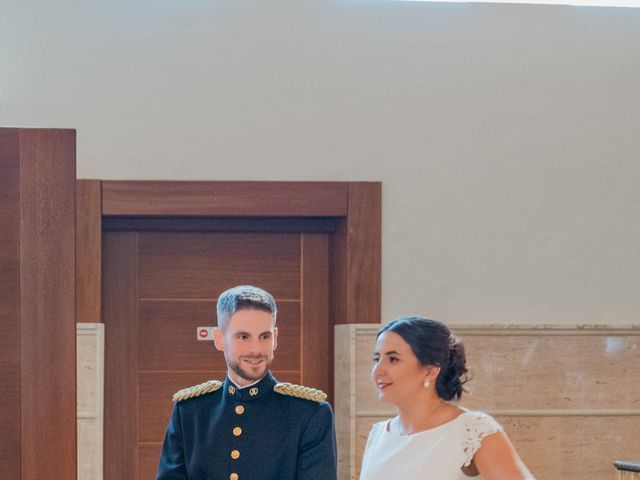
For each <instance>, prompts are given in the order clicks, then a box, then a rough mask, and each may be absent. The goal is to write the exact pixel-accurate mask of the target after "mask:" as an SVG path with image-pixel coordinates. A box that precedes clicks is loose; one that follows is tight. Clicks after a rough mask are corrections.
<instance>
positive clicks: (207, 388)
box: [173, 380, 222, 402]
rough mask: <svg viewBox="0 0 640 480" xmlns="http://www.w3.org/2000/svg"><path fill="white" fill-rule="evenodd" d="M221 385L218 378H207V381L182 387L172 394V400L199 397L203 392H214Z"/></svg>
mask: <svg viewBox="0 0 640 480" xmlns="http://www.w3.org/2000/svg"><path fill="white" fill-rule="evenodd" d="M221 387H222V382H221V381H220V380H209V381H208V382H204V383H200V384H199V385H194V386H193V387H187V388H183V389H182V390H179V391H177V392H176V393H175V394H174V395H173V401H174V402H178V401H180V400H188V399H189V398H194V397H199V396H200V395H204V394H205V393H211V392H215V391H216V390H219V389H220V388H221Z"/></svg>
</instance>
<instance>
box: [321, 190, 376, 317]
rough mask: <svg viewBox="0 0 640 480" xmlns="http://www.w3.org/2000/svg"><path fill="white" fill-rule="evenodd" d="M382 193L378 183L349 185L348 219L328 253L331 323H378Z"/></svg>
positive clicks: (339, 224)
mask: <svg viewBox="0 0 640 480" xmlns="http://www.w3.org/2000/svg"><path fill="white" fill-rule="evenodd" d="M381 202H382V192H381V184H380V183H378V182H351V183H349V212H348V216H347V217H346V218H344V219H340V222H339V223H338V225H337V228H336V233H335V235H334V242H333V251H332V279H333V280H332V292H333V298H334V300H335V303H334V304H333V312H334V319H335V323H337V324H341V323H380V321H381V318H380V313H381V303H380V294H381V284H380V279H381V263H382V261H381V248H382V235H381V222H382V203H381Z"/></svg>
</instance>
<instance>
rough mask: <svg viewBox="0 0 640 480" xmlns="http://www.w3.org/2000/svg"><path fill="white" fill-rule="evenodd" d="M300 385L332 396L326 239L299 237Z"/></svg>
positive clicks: (331, 352) (331, 329)
mask: <svg viewBox="0 0 640 480" xmlns="http://www.w3.org/2000/svg"><path fill="white" fill-rule="evenodd" d="M299 339H300V340H299V341H300V343H301V345H302V350H301V364H302V383H303V384H304V385H306V386H309V387H314V388H319V389H320V390H323V391H324V392H326V393H327V394H328V395H332V390H333V382H332V381H331V379H332V378H333V369H332V368H331V363H332V362H327V359H330V358H333V348H332V347H331V345H332V343H333V324H332V322H331V319H330V318H329V237H328V235H325V234H304V235H302V331H301V332H300V336H299Z"/></svg>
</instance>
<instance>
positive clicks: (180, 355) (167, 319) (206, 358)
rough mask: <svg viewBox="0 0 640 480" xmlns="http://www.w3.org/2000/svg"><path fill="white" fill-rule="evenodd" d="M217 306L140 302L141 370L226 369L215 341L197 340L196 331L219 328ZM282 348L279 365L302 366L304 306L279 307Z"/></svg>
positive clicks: (186, 302) (287, 304) (211, 304)
mask: <svg viewBox="0 0 640 480" xmlns="http://www.w3.org/2000/svg"><path fill="white" fill-rule="evenodd" d="M215 309H216V304H215V301H210V302H192V301H184V302H180V301H162V300H161V301H149V300H143V301H141V302H140V313H139V328H140V330H139V339H140V369H141V370H143V371H148V370H159V371H173V372H175V371H194V370H200V371H203V372H207V371H211V370H223V371H224V370H226V366H225V362H224V357H223V355H222V353H220V352H218V351H217V350H215V348H214V346H213V342H211V341H199V340H197V339H196V328H197V327H206V326H215V325H216V313H215V311H216V310H215ZM278 309H279V312H278V327H279V330H280V331H279V335H280V336H279V339H280V341H281V346H279V347H278V350H277V355H276V358H277V362H276V365H277V364H278V363H280V364H283V365H286V368H287V369H288V370H297V369H299V367H300V304H299V302H280V303H279V304H278Z"/></svg>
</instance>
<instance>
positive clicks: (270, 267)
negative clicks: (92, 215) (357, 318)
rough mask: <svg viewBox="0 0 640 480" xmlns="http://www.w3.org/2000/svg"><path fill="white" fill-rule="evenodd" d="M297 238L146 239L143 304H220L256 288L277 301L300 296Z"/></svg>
mask: <svg viewBox="0 0 640 480" xmlns="http://www.w3.org/2000/svg"><path fill="white" fill-rule="evenodd" d="M298 239H299V235H296V234H285V233H282V234H279V233H271V234H266V233H265V234H259V233H256V234H252V235H247V234H242V233H208V234H205V233H144V234H140V296H141V298H200V299H215V298H216V295H218V294H219V293H220V292H222V291H224V290H226V289H227V288H230V287H233V286H235V285H238V284H241V283H243V282H246V281H247V279H251V282H252V283H253V284H254V285H256V286H259V287H261V288H264V289H266V290H268V291H270V292H271V293H272V295H274V296H275V297H277V298H282V299H297V298H298V297H299V295H300V282H299V271H300V243H299V241H298Z"/></svg>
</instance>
